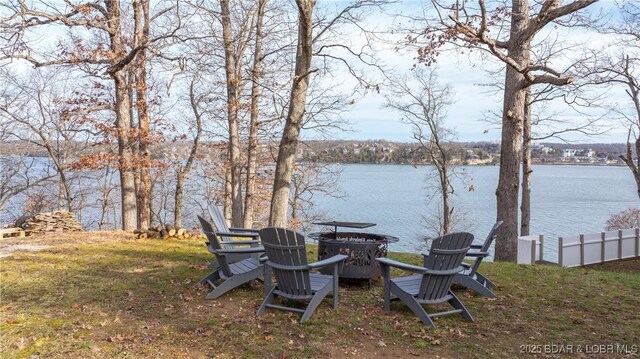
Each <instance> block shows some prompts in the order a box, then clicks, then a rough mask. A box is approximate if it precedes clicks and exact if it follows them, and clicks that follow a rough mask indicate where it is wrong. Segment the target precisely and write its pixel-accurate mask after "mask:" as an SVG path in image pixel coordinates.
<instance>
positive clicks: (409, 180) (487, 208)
mask: <svg viewBox="0 0 640 359" xmlns="http://www.w3.org/2000/svg"><path fill="white" fill-rule="evenodd" d="M460 169H462V170H464V172H465V173H466V174H467V176H466V177H467V178H468V183H470V184H471V185H473V188H474V190H473V191H468V190H466V189H465V186H464V185H463V184H462V183H461V182H460V181H459V180H457V181H456V183H455V185H454V187H455V195H454V198H453V206H454V207H455V210H456V211H461V212H465V213H466V220H464V221H463V224H462V226H461V227H460V229H464V230H469V231H471V232H472V233H474V234H475V235H476V237H478V238H479V239H481V240H484V237H485V236H486V234H487V232H488V231H489V229H491V226H492V225H493V223H494V222H495V218H496V198H495V189H496V186H497V183H498V170H499V168H498V167H497V166H470V167H463V168H460ZM432 171H433V167H431V166H420V167H417V168H415V167H413V166H409V165H360V164H353V165H345V166H344V170H343V172H342V174H341V175H340V179H339V183H340V190H341V191H342V192H343V193H344V194H345V197H344V198H343V199H335V198H329V197H317V199H316V206H317V208H318V210H320V211H322V212H324V213H325V214H326V215H327V218H330V219H335V220H344V221H356V222H358V221H359V222H373V223H377V226H375V227H372V228H370V229H368V230H365V231H370V232H376V233H386V234H391V235H394V236H397V237H399V238H400V242H399V243H397V244H394V245H392V249H395V250H402V251H415V250H416V248H417V247H419V246H420V244H421V243H422V241H421V239H420V238H423V237H424V236H427V235H429V234H430V233H432V232H430V231H429V229H428V224H427V223H428V219H429V218H433V217H434V216H435V215H437V207H438V200H437V199H434V200H433V201H431V202H429V201H428V194H429V193H433V190H432V189H431V188H429V187H430V186H433V185H434V184H436V183H437V182H436V179H435V178H431V176H429V174H430V173H432ZM531 201H532V204H531V233H532V234H544V235H545V238H547V239H548V242H547V244H548V245H549V248H548V249H547V251H546V253H549V254H550V255H551V256H553V255H555V252H556V250H555V247H554V244H555V239H557V237H558V236H566V235H575V234H579V233H595V232H600V231H602V230H603V228H604V225H605V222H606V220H607V219H608V218H609V216H610V215H611V214H614V213H617V212H620V211H622V210H625V209H627V208H631V207H638V206H639V205H640V203H639V201H638V198H637V195H636V189H635V182H634V180H633V177H632V175H631V173H630V172H629V170H628V169H627V168H626V167H605V166H603V167H599V166H555V165H538V166H534V167H533V179H532V200H531ZM551 239H554V240H553V241H552V240H551ZM545 248H547V246H545Z"/></svg>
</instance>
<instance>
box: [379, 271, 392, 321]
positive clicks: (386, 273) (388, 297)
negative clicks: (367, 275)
mask: <svg viewBox="0 0 640 359" xmlns="http://www.w3.org/2000/svg"><path fill="white" fill-rule="evenodd" d="M381 269H382V275H383V277H384V292H383V294H384V310H385V311H386V312H390V311H391V292H390V290H391V289H390V284H391V280H390V278H389V277H390V276H391V273H390V270H389V266H388V265H384V264H381Z"/></svg>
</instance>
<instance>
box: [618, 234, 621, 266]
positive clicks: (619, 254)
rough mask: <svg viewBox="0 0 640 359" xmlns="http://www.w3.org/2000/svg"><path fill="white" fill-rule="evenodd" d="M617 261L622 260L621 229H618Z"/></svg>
mask: <svg viewBox="0 0 640 359" xmlns="http://www.w3.org/2000/svg"><path fill="white" fill-rule="evenodd" d="M618 259H622V229H618Z"/></svg>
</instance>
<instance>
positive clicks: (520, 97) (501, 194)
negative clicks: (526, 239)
mask: <svg viewBox="0 0 640 359" xmlns="http://www.w3.org/2000/svg"><path fill="white" fill-rule="evenodd" d="M528 19H529V3H528V1H527V0H513V8H512V14H511V36H510V38H509V42H508V45H507V46H508V50H509V57H510V58H511V59H513V60H514V61H515V62H516V63H517V64H518V65H519V66H521V67H522V68H525V67H526V65H528V63H529V56H530V40H529V39H525V40H523V39H522V38H521V34H523V33H525V29H526V27H527V24H528ZM527 86H528V84H527V83H526V80H525V77H524V75H522V74H521V73H520V72H518V71H517V70H516V69H515V68H513V67H511V66H508V65H507V72H506V76H505V88H504V104H503V110H502V111H503V112H502V143H501V148H500V176H499V180H498V187H497V189H496V199H497V220H502V221H503V222H504V223H503V225H502V226H501V227H500V230H499V234H498V239H497V241H496V251H495V253H496V254H495V259H496V260H497V261H515V260H516V255H517V243H518V194H519V189H518V186H519V184H520V162H521V158H522V130H523V128H522V127H523V124H524V117H525V113H524V112H525V105H526V94H527V89H526V88H527Z"/></svg>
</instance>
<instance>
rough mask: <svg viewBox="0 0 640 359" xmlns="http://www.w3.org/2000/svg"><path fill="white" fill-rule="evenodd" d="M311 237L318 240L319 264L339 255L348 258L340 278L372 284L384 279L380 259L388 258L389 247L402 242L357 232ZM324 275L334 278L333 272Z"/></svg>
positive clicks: (385, 236)
mask: <svg viewBox="0 0 640 359" xmlns="http://www.w3.org/2000/svg"><path fill="white" fill-rule="evenodd" d="M311 237H313V238H315V239H317V240H318V260H323V259H325V258H329V257H331V256H334V255H336V254H345V255H347V256H348V257H347V259H346V260H345V262H344V266H343V268H342V272H341V273H340V278H356V279H369V280H371V279H372V278H376V277H380V276H381V275H382V273H381V271H380V264H379V263H378V262H377V261H376V258H381V257H386V256H387V249H388V246H389V243H395V242H397V241H398V238H396V237H393V236H388V235H384V234H375V233H357V232H322V233H314V234H312V235H311ZM320 272H321V273H324V274H332V273H331V268H322V269H320Z"/></svg>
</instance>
